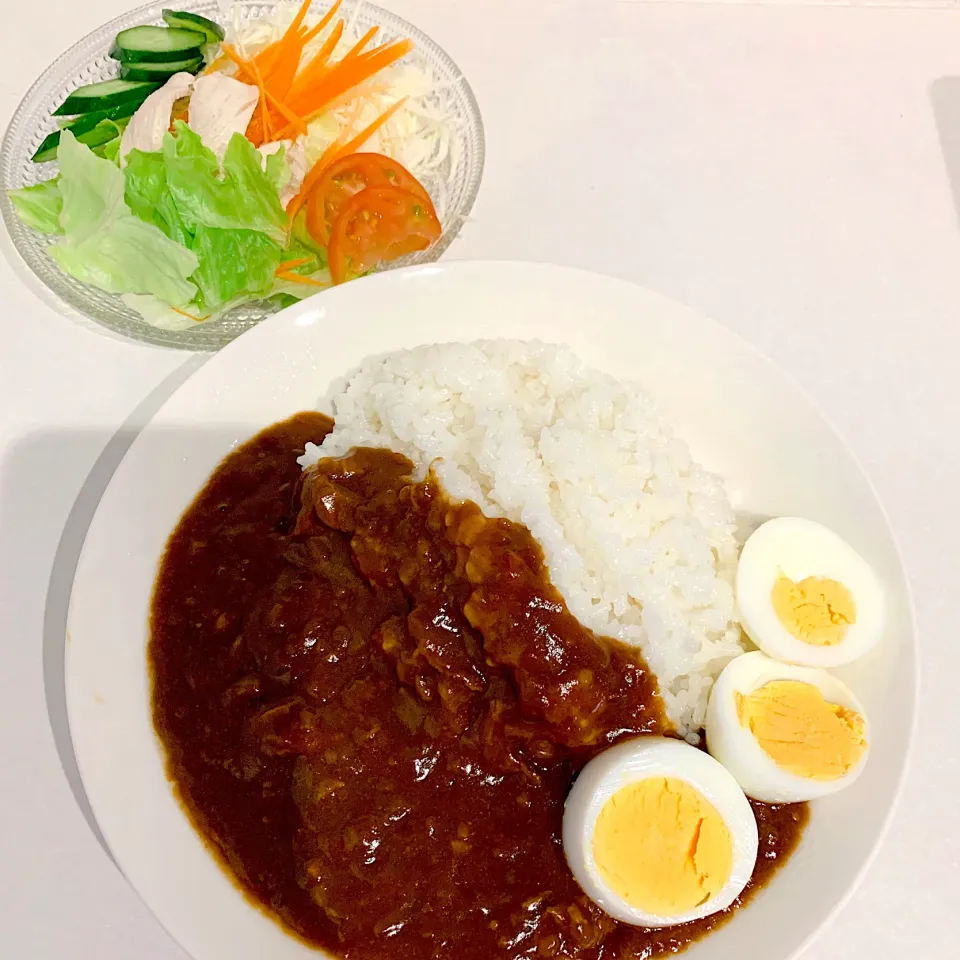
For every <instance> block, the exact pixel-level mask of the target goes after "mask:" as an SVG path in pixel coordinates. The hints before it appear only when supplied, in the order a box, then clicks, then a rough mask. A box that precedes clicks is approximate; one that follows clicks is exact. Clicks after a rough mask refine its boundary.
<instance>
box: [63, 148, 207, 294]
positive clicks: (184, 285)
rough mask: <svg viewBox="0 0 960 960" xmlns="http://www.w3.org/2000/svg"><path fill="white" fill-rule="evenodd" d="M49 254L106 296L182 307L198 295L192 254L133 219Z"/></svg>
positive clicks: (75, 275) (147, 224) (71, 274)
mask: <svg viewBox="0 0 960 960" xmlns="http://www.w3.org/2000/svg"><path fill="white" fill-rule="evenodd" d="M104 162H105V163H109V161H104ZM49 253H50V256H51V257H53V259H54V260H56V262H57V263H58V264H59V265H60V267H61V269H63V270H65V271H66V272H67V273H69V274H70V276H72V277H76V278H77V279H78V280H81V281H82V282H84V283H91V284H93V285H94V286H95V287H99V288H100V289H101V290H106V291H107V293H152V294H153V295H154V296H155V297H159V298H160V299H161V300H163V301H164V302H165V303H169V304H172V305H174V306H179V305H182V304H185V303H189V301H190V300H192V299H193V298H194V296H195V295H196V292H197V289H196V287H195V286H194V285H193V284H192V283H190V282H189V280H188V279H187V278H188V277H189V276H190V275H191V274H192V273H193V272H194V271H195V270H196V267H197V258H196V257H195V256H194V254H193V253H192V252H191V251H190V250H188V249H187V248H186V247H181V246H180V245H179V244H178V243H174V242H173V241H172V240H170V239H168V238H167V237H165V236H164V235H163V234H162V233H161V232H160V231H159V230H158V229H157V228H156V227H155V226H153V225H152V224H149V223H144V222H143V221H142V220H139V219H137V218H136V217H133V216H130V215H127V216H125V217H120V218H118V219H117V220H116V221H115V222H113V223H111V224H110V225H109V226H107V227H104V228H103V229H102V230H100V231H99V232H98V233H95V234H93V235H92V236H90V237H87V238H86V239H85V240H83V241H81V242H80V243H70V242H68V243H59V244H55V245H54V246H53V247H51V248H50V250H49Z"/></svg>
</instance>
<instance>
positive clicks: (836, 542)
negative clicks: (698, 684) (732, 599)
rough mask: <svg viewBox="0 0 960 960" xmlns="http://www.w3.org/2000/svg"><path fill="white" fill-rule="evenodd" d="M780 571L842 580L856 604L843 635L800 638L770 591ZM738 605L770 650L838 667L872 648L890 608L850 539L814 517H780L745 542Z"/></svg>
mask: <svg viewBox="0 0 960 960" xmlns="http://www.w3.org/2000/svg"><path fill="white" fill-rule="evenodd" d="M781 576H787V577H789V578H790V579H791V580H792V581H793V582H794V583H799V582H800V581H801V580H804V579H805V578H806V577H821V578H827V579H831V580H836V581H838V582H839V583H842V584H843V585H844V586H845V587H846V588H847V590H849V591H850V595H851V596H852V597H853V602H854V604H855V605H856V621H855V622H854V623H852V624H850V625H849V626H848V627H847V630H846V634H845V635H844V638H843V640H841V641H840V642H839V643H837V644H833V645H832V646H817V645H816V644H811V643H805V642H804V641H803V640H799V639H797V637H795V636H794V635H793V634H792V633H790V631H789V630H787V629H786V627H784V626H783V624H782V623H781V622H780V619H779V617H777V614H776V611H775V610H774V608H773V602H772V600H771V597H770V595H771V592H772V591H773V586H774V584H775V583H776V581H777V580H778V579H779V578H780V577H781ZM737 606H738V608H739V610H740V622H741V624H742V625H743V628H744V630H745V631H746V632H747V635H748V636H749V637H750V639H751V640H752V641H753V642H754V643H755V644H756V645H757V646H758V647H759V648H760V649H761V650H762V651H763V652H764V653H766V654H768V655H769V656H771V657H773V658H774V659H777V660H784V661H786V662H788V663H799V664H802V665H804V666H808V667H837V666H840V665H841V664H843V663H850V662H851V661H852V660H857V659H858V658H860V657H862V656H863V655H864V654H865V653H867V652H868V651H869V650H870V649H871V648H872V647H873V646H874V644H876V643H877V641H878V640H879V639H880V636H881V634H882V633H883V628H884V625H885V623H886V610H885V603H884V595H883V590H882V588H881V586H880V581H879V580H878V579H877V575H876V574H875V573H874V571H873V569H872V568H871V566H870V565H869V564H868V563H867V562H866V560H864V559H863V557H861V556H860V554H858V553H857V552H856V550H854V549H853V547H851V546H850V545H849V544H848V543H847V542H846V541H844V540H843V539H841V538H840V537H838V536H837V534H835V533H834V532H833V531H832V530H829V529H827V528H826V527H824V526H822V525H821V524H819V523H815V522H814V521H813V520H803V519H801V518H799V517H778V518H777V519H775V520H768V521H767V522H766V523H764V524H763V525H762V526H761V527H759V528H758V529H757V530H756V531H755V532H754V533H753V535H752V536H750V538H749V539H748V540H747V542H746V543H745V544H744V547H743V550H742V551H741V553H740V562H739V564H738V566H737Z"/></svg>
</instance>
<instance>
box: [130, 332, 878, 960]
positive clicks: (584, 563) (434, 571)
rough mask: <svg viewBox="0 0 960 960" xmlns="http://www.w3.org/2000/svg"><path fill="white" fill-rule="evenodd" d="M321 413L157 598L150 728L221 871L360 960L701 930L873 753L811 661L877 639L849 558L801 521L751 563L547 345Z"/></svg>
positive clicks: (182, 558)
mask: <svg viewBox="0 0 960 960" xmlns="http://www.w3.org/2000/svg"><path fill="white" fill-rule="evenodd" d="M323 409H324V410H325V411H327V412H328V413H330V414H332V415H333V419H330V418H328V417H327V416H326V415H325V414H322V413H303V414H299V415H298V416H296V417H293V418H292V419H290V420H288V421H285V422H283V423H280V424H276V425H275V426H273V427H270V428H268V429H267V430H265V431H263V432H262V433H261V434H259V435H258V436H257V437H255V438H254V439H253V440H251V441H250V442H249V443H247V444H245V445H244V446H243V447H241V448H240V449H238V450H237V451H236V452H234V453H233V454H232V455H231V456H230V457H228V458H227V459H226V460H225V461H224V462H223V463H222V464H221V465H220V467H218V469H217V470H216V472H215V473H214V475H213V476H212V477H211V479H210V481H209V482H208V484H207V486H206V487H205V488H204V490H203V491H202V492H201V493H200V494H199V496H198V498H197V499H196V501H195V502H194V503H193V505H192V506H191V507H190V508H189V510H188V511H187V512H186V514H185V515H184V517H183V518H182V520H181V522H180V524H179V526H178V527H177V529H176V531H175V532H174V534H173V536H172V537H171V539H170V542H169V544H168V547H167V551H166V554H165V556H164V559H163V562H162V564H161V569H160V573H159V576H158V580H157V586H156V592H155V596H154V602H153V618H152V636H151V643H150V650H149V656H150V662H151V667H152V671H153V679H154V687H153V707H154V720H155V724H156V727H157V730H158V732H159V734H160V737H161V740H162V742H163V743H164V746H165V748H166V751H167V757H168V764H169V772H170V776H171V778H172V780H173V781H174V783H175V785H176V787H177V789H178V791H179V794H180V796H181V798H182V800H183V802H184V804H185V807H186V808H187V810H188V812H189V813H190V815H191V817H192V819H193V821H194V823H195V824H196V826H197V828H198V829H199V830H200V832H201V833H202V834H203V836H204V837H205V838H206V839H207V840H208V841H209V842H210V843H211V845H212V846H213V848H214V849H215V850H216V851H217V852H218V854H219V855H220V857H221V859H222V862H223V863H224V864H225V866H226V868H227V869H228V871H229V872H230V873H231V874H232V875H233V876H234V877H235V878H236V879H237V881H238V882H239V883H240V884H241V885H242V886H243V888H244V889H245V890H246V891H247V892H248V893H249V894H250V895H252V897H254V898H255V900H256V901H258V902H259V903H260V904H262V905H263V906H265V907H266V908H268V909H269V910H270V911H271V912H272V913H273V914H274V915H275V916H276V917H278V918H279V919H280V920H281V921H282V922H283V923H284V924H285V925H286V926H287V927H288V928H289V929H290V930H292V931H294V932H296V933H297V934H298V935H299V936H301V937H302V938H303V939H305V940H306V941H308V942H309V943H311V944H314V945H316V946H317V947H320V948H323V949H326V950H327V951H329V952H332V953H334V954H338V955H341V956H345V957H356V958H363V960H367V958H377V960H379V958H383V960H393V958H400V957H403V958H404V960H408V958H414V960H416V958H427V957H429V958H445V957H451V958H452V957H457V958H467V960H470V958H474V957H475V958H477V960H480V958H489V957H493V956H503V957H515V956H521V955H535V956H540V957H568V958H583V960H594V958H598V957H600V956H601V955H602V956H615V957H621V958H629V957H638V958H639V957H644V958H646V957H652V956H657V955H660V954H665V953H671V952H676V951H677V950H678V949H681V948H682V947H683V946H685V945H687V944H688V943H690V942H691V941H693V940H694V939H696V938H698V937H699V936H701V935H702V934H703V933H704V932H706V931H707V930H709V929H711V928H712V927H714V926H716V925H717V924H718V923H720V922H722V921H723V920H724V919H725V918H727V917H728V916H729V915H730V914H731V913H732V912H733V911H734V910H735V909H736V908H737V907H738V906H740V905H742V904H743V903H744V902H745V901H746V900H747V899H748V898H749V897H750V895H751V893H752V892H753V891H754V890H756V889H757V888H758V887H760V886H762V884H763V883H764V882H765V881H766V880H767V879H768V878H769V877H770V876H771V875H772V874H773V872H774V871H775V870H776V869H777V868H778V867H779V865H780V864H781V863H783V861H785V860H786V859H787V858H788V857H789V855H790V853H791V852H792V850H793V849H794V847H795V846H796V844H797V842H798V840H799V838H800V835H801V833H802V830H803V827H804V825H805V823H806V821H807V817H808V810H807V804H806V803H805V801H807V800H812V799H815V798H818V797H822V796H825V795H826V794H828V793H831V792H833V791H835V790H837V789H840V788H841V787H843V786H846V785H847V784H849V783H851V782H853V780H854V779H855V778H856V777H857V775H858V774H859V772H860V770H861V769H862V767H863V764H864V762H865V760H866V756H867V750H868V745H869V730H868V728H867V721H866V718H865V716H864V713H863V710H862V708H861V707H860V706H859V704H858V703H857V701H856V699H855V697H854V695H853V694H852V693H851V692H850V691H849V690H848V689H847V688H846V687H845V686H844V685H843V684H842V683H841V682H840V681H839V680H837V679H836V678H835V677H833V676H832V675H831V674H830V673H828V672H827V670H826V669H824V667H830V666H835V665H837V664H839V663H842V662H847V661H848V660H850V659H853V658H854V657H856V656H859V655H862V654H863V653H864V652H866V650H867V649H869V647H870V646H872V644H873V643H875V642H876V640H877V639H878V637H879V635H880V632H881V630H882V625H883V603H882V599H883V598H882V593H881V591H880V589H879V587H878V585H877V582H876V578H875V576H874V575H873V573H872V571H871V570H870V568H869V567H868V566H867V564H866V563H865V562H864V561H863V560H862V559H861V558H860V557H859V556H858V555H857V554H855V553H854V552H853V550H852V549H851V548H850V547H849V546H847V545H846V544H845V543H844V542H843V541H842V540H840V539H839V538H838V537H836V536H835V535H834V534H832V533H831V532H830V531H827V530H825V529H824V528H822V527H820V526H819V525H817V524H814V523H812V522H810V521H804V520H798V519H795V518H787V519H781V520H773V521H770V522H768V523H767V524H765V525H763V526H762V527H760V529H759V530H758V531H757V532H756V533H755V534H754V535H753V536H752V537H751V538H750V539H749V540H748V542H747V544H746V545H745V547H744V548H743V551H742V553H741V549H740V545H739V544H738V542H737V540H736V537H735V535H734V530H735V518H734V513H733V510H732V508H731V506H730V502H729V500H728V498H727V495H726V493H725V491H724V488H723V484H722V482H721V481H720V480H719V479H718V478H717V477H715V476H713V475H711V474H710V473H709V472H707V471H706V470H704V469H703V468H702V467H701V466H699V465H698V464H697V463H695V462H694V461H693V460H692V459H691V457H690V454H689V452H688V450H687V448H686V446H685V445H684V444H683V443H682V442H681V441H680V440H678V439H677V438H675V437H674V436H673V434H672V433H671V431H670V429H669V428H668V427H667V426H666V425H665V424H664V423H663V421H662V420H661V418H660V416H659V415H658V413H657V411H656V409H655V406H654V405H653V403H652V402H651V400H650V399H649V398H648V397H646V395H645V394H644V393H643V392H642V391H641V390H640V389H639V388H638V387H637V386H636V385H633V384H623V383H620V382H618V381H616V380H613V379H612V378H610V377H607V376H604V375H603V374H600V373H598V372H596V371H593V370H590V369H588V368H586V367H585V366H584V365H583V364H582V363H581V362H580V361H579V360H578V359H577V358H576V357H575V356H574V355H573V354H572V353H570V352H569V351H568V350H567V349H565V348H558V347H554V346H546V345H543V344H539V343H520V342H509V341H489V342H478V343H473V344H447V345H434V346H429V347H421V348H417V349H415V350H410V351H402V352H399V353H395V354H391V355H388V356H386V357H381V358H378V359H374V360H369V361H367V362H365V363H364V364H363V365H362V366H361V367H360V368H359V369H358V370H356V371H354V372H353V373H352V374H350V375H349V376H348V377H347V378H346V379H345V380H344V381H342V382H340V383H337V384H335V385H334V386H333V387H332V389H331V392H330V395H329V396H328V398H327V399H326V401H325V402H324V404H323ZM748 637H749V639H748ZM755 648H759V650H757V649H755Z"/></svg>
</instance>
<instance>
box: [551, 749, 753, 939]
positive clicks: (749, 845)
mask: <svg viewBox="0 0 960 960" xmlns="http://www.w3.org/2000/svg"><path fill="white" fill-rule="evenodd" d="M648 777H675V778H677V779H679V780H684V781H686V782H687V783H689V784H690V785H691V786H692V787H694V788H695V789H696V790H697V791H699V792H700V793H701V794H702V795H703V796H704V797H705V798H706V799H707V800H708V801H709V802H710V803H711V804H712V805H713V807H714V808H715V809H716V811H717V813H718V814H719V815H720V817H721V819H722V820H723V822H724V823H725V824H726V826H727V829H728V830H729V831H730V837H731V841H732V844H733V869H732V870H731V873H730V878H729V879H728V880H727V882H726V884H725V885H724V887H723V889H721V890H720V891H719V892H718V893H717V894H716V896H714V897H712V898H711V899H710V900H708V901H707V902H706V903H703V904H701V905H700V906H698V907H696V908H694V909H692V910H688V911H686V912H684V913H680V914H677V915H676V916H661V915H659V914H653V913H647V912H645V911H643V910H640V909H638V908H637V907H634V906H632V905H631V904H629V903H627V902H626V901H625V900H624V899H623V898H622V897H620V896H619V895H618V894H617V893H615V892H614V891H613V890H611V889H610V888H609V887H608V886H607V884H606V883H605V882H604V880H603V878H602V876H601V874H600V871H599V869H598V868H597V864H596V862H595V860H594V856H593V834H594V830H595V828H596V823H597V818H598V817H599V815H600V811H601V810H602V809H603V807H604V805H605V804H606V802H607V801H608V800H609V799H610V798H611V797H612V796H613V795H614V794H615V793H616V792H617V791H618V790H620V789H621V788H622V787H625V786H628V785H629V784H631V783H635V782H636V781H638V780H645V779H647V778H648ZM757 845H758V834H757V822H756V819H755V818H754V815H753V810H752V808H751V807H750V803H749V801H748V800H747V798H746V797H745V796H744V794H743V791H742V790H741V789H740V787H738V786H737V783H736V781H735V780H734V779H733V777H732V776H731V775H730V774H729V773H728V772H727V771H726V770H724V768H723V767H722V766H721V765H720V764H719V763H717V761H716V760H714V759H713V758H712V757H710V756H709V755H708V754H706V753H704V752H702V751H701V750H698V749H697V748H696V747H692V746H690V744H688V743H684V742H683V741H682V740H671V739H667V738H665V737H638V738H636V739H635V740H628V741H626V742H624V743H621V744H618V745H617V746H615V747H611V748H610V749H609V750H605V751H604V752H603V753H601V754H599V755H598V756H596V757H594V759H593V760H591V761H590V762H589V763H588V764H587V765H586V766H585V767H584V768H583V770H581V771H580V775H579V776H578V777H577V780H576V782H575V783H574V785H573V789H572V790H571V791H570V794H569V795H568V797H567V802H566V806H565V808H564V813H563V849H564V853H565V854H566V858H567V863H568V864H569V865H570V869H571V870H572V871H573V875H574V877H575V878H576V880H577V883H579V884H580V886H581V887H582V888H583V891H584V893H586V895H587V896H588V897H589V898H590V899H591V900H592V901H593V902H594V903H596V904H597V905H598V906H599V907H600V908H601V909H603V910H604V911H606V913H608V914H610V916H611V917H615V918H616V919H617V920H622V921H623V922H624V923H630V924H634V925H635V926H643V927H669V926H673V925H675V924H678V923H686V922H687V921H689V920H697V919H699V918H700V917H707V916H709V915H710V914H712V913H716V912H717V911H718V910H723V909H724V908H725V907H728V906H730V904H731V903H733V901H734V900H735V899H736V898H737V897H738V896H739V895H740V893H741V892H742V891H743V888H744V887H745V886H746V884H747V881H748V880H749V879H750V877H751V876H752V875H753V868H754V865H755V864H756V861H757Z"/></svg>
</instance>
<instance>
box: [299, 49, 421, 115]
mask: <svg viewBox="0 0 960 960" xmlns="http://www.w3.org/2000/svg"><path fill="white" fill-rule="evenodd" d="M412 49H413V43H412V42H411V41H409V40H400V41H397V42H396V43H388V44H384V45H383V46H380V47H377V48H376V49H374V50H371V51H370V52H369V53H362V54H360V55H359V56H358V57H354V58H353V59H352V60H349V61H347V62H346V63H344V61H342V60H341V61H340V62H339V63H337V64H335V65H334V66H333V67H332V68H331V70H330V71H329V72H328V73H326V74H325V75H324V77H323V79H322V80H321V81H320V82H319V83H318V84H316V85H315V86H314V87H313V88H312V89H310V90H307V91H305V92H304V93H303V94H301V95H300V96H299V97H294V96H292V97H291V98H290V100H289V101H288V106H290V107H291V109H293V111H294V112H295V113H297V114H299V115H300V116H301V117H303V118H304V119H305V120H307V121H309V120H312V119H314V118H315V117H317V116H319V115H320V114H321V113H323V112H324V111H325V110H326V108H327V104H328V103H329V102H330V101H331V100H334V99H336V98H337V97H339V96H341V95H342V94H343V93H345V92H346V91H347V90H350V89H352V88H353V87H356V86H359V85H360V84H361V83H363V82H364V81H365V80H369V79H370V77H372V76H373V75H374V74H375V73H378V72H379V71H380V70H383V69H384V68H385V67H389V66H390V65H391V64H393V63H395V62H396V61H397V60H399V59H400V58H401V57H403V56H405V55H406V54H407V53H409V52H410V51H411V50H412Z"/></svg>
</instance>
